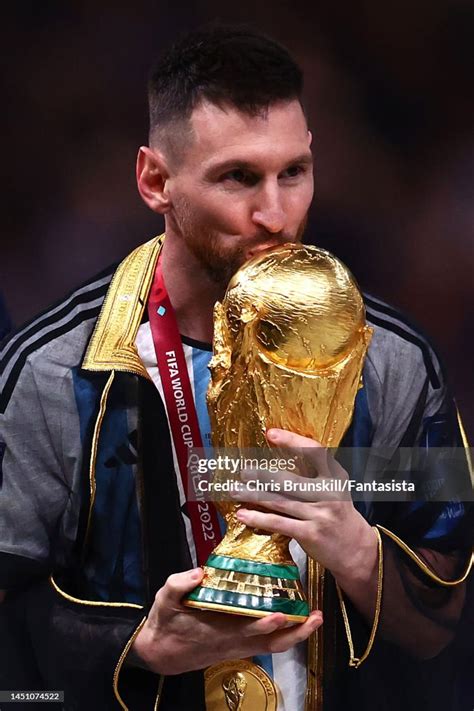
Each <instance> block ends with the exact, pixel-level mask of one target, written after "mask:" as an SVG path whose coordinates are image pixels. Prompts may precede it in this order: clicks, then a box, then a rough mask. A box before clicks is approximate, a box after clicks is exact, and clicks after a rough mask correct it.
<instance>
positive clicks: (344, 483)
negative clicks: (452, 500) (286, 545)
mask: <svg viewBox="0 0 474 711" xmlns="http://www.w3.org/2000/svg"><path fill="white" fill-rule="evenodd" d="M196 488H197V490H198V491H199V492H201V493H203V494H204V493H211V492H216V493H220V492H223V493H233V492H235V493H239V492H246V491H249V492H259V491H262V492H274V493H282V492H283V493H287V494H298V493H300V494H302V493H311V492H314V493H323V492H327V493H339V494H342V493H345V492H347V493H349V492H352V491H355V492H369V493H377V492H402V491H403V492H410V491H412V492H413V491H415V484H414V483H413V482H411V481H405V480H402V481H397V480H396V479H392V480H391V481H375V480H372V481H363V482H361V481H355V480H354V479H308V480H307V481H293V480H290V479H283V480H280V481H275V480H273V479H272V480H270V481H259V480H258V479H248V480H247V481H240V480H233V479H228V480H226V481H208V480H206V479H201V480H200V481H199V482H198V483H197V486H196Z"/></svg>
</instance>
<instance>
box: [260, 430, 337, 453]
mask: <svg viewBox="0 0 474 711" xmlns="http://www.w3.org/2000/svg"><path fill="white" fill-rule="evenodd" d="M266 437H267V440H268V442H269V443H270V444H272V445H276V446H277V447H292V448H295V449H296V448H301V449H304V448H305V447H311V448H313V447H314V448H321V449H325V448H324V447H323V445H322V444H321V443H320V442H317V441H316V440H315V439H311V438H310V437H303V435H299V434H296V432H289V431H288V430H281V429H279V428H277V427H271V428H270V429H269V430H267V432H266Z"/></svg>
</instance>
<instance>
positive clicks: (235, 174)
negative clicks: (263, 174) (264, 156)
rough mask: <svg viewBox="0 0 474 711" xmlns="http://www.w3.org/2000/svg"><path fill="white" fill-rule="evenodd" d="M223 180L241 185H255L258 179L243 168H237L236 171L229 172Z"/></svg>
mask: <svg viewBox="0 0 474 711" xmlns="http://www.w3.org/2000/svg"><path fill="white" fill-rule="evenodd" d="M222 179H223V180H230V181H232V182H234V183H240V184H241V185H255V183H256V182H257V179H256V177H255V176H254V175H252V174H251V173H247V172H246V171H245V170H242V169H241V168H236V169H235V170H229V171H228V172H227V173H225V174H224V175H223V176H222Z"/></svg>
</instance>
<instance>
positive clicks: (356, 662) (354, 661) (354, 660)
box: [336, 526, 383, 669]
mask: <svg viewBox="0 0 474 711" xmlns="http://www.w3.org/2000/svg"><path fill="white" fill-rule="evenodd" d="M372 528H373V530H374V531H375V535H376V536H377V548H378V574H377V598H376V601H375V614H374V621H373V624H372V630H371V632H370V637H369V641H368V643H367V648H366V650H365V652H364V653H363V655H362V656H361V657H356V656H355V652H354V644H353V642H352V634H351V628H350V625H349V617H348V615H347V610H346V605H345V602H344V598H343V596H342V592H341V588H340V587H339V585H338V584H337V583H336V590H337V595H338V597H339V603H340V605H341V612H342V618H343V620H344V628H345V630H346V637H347V643H348V645H349V666H350V667H354V668H355V669H357V668H358V667H360V665H361V664H362V662H365V660H366V659H367V657H368V656H369V654H370V651H371V649H372V646H373V644H374V640H375V635H376V633H377V629H378V626H379V619H380V610H381V608H382V587H383V545H382V536H381V535H380V531H379V530H378V528H377V527H376V526H372Z"/></svg>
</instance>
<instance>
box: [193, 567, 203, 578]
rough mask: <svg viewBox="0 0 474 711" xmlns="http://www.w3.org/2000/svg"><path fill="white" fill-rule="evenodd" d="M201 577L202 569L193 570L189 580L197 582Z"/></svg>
mask: <svg viewBox="0 0 474 711" xmlns="http://www.w3.org/2000/svg"><path fill="white" fill-rule="evenodd" d="M201 575H202V568H194V570H193V571H192V573H191V579H192V580H199V578H200V577H201Z"/></svg>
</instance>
